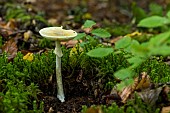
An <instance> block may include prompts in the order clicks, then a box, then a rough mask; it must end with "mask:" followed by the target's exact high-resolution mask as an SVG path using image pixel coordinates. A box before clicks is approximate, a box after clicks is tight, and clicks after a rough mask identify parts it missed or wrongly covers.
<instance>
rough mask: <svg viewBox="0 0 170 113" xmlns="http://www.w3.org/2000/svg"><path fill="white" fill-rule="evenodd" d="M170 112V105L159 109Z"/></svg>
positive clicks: (164, 112)
mask: <svg viewBox="0 0 170 113" xmlns="http://www.w3.org/2000/svg"><path fill="white" fill-rule="evenodd" d="M169 112H170V106H167V107H163V108H162V110H161V113H169Z"/></svg>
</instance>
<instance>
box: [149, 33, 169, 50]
mask: <svg viewBox="0 0 170 113" xmlns="http://www.w3.org/2000/svg"><path fill="white" fill-rule="evenodd" d="M169 38H170V31H167V32H164V33H161V34H159V35H156V36H154V37H152V38H151V39H150V40H149V46H153V47H155V46H160V45H162V44H165V43H166V42H167V40H168V39H169Z"/></svg>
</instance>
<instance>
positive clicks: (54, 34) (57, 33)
mask: <svg viewBox="0 0 170 113" xmlns="http://www.w3.org/2000/svg"><path fill="white" fill-rule="evenodd" d="M39 33H40V35H41V36H43V37H45V38H47V39H49V40H52V41H55V50H54V53H55V54H56V79H57V88H58V93H57V97H58V99H59V100H60V101H61V102H64V101H65V96H64V91H63V83H62V76H61V57H62V56H63V53H62V50H61V45H60V41H68V40H71V39H73V38H74V37H75V36H77V33H76V32H75V31H73V30H65V29H63V28H62V27H47V28H43V29H41V30H40V31H39Z"/></svg>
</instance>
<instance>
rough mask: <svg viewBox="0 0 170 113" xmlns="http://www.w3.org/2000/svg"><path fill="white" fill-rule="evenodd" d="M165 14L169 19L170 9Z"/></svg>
mask: <svg viewBox="0 0 170 113" xmlns="http://www.w3.org/2000/svg"><path fill="white" fill-rule="evenodd" d="M166 16H167V17H168V18H169V19H170V11H168V12H167V14H166Z"/></svg>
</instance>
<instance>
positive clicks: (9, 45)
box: [2, 38, 18, 60]
mask: <svg viewBox="0 0 170 113" xmlns="http://www.w3.org/2000/svg"><path fill="white" fill-rule="evenodd" d="M17 51H18V48H17V45H16V42H15V40H14V39H13V38H12V39H10V40H9V41H7V42H6V43H5V44H4V45H3V46H2V52H6V53H7V55H8V60H11V59H13V58H14V57H15V56H16V54H17Z"/></svg>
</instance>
